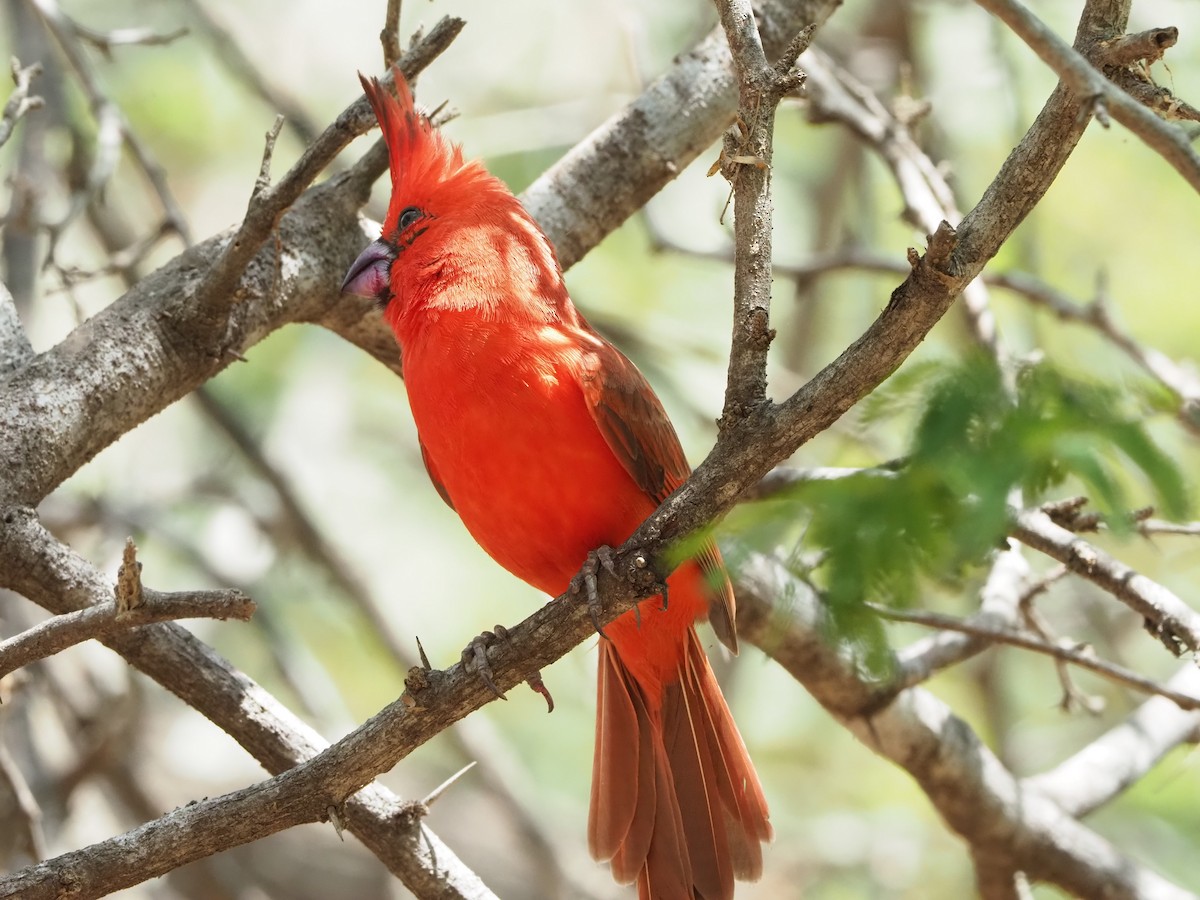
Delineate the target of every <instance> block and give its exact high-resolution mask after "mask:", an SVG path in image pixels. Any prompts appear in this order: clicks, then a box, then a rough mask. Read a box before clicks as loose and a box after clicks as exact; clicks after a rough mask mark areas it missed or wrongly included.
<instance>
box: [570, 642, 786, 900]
mask: <svg viewBox="0 0 1200 900" xmlns="http://www.w3.org/2000/svg"><path fill="white" fill-rule="evenodd" d="M683 640H684V646H683V647H682V648H681V653H680V654H679V662H678V668H677V671H676V672H675V673H668V675H667V677H666V678H664V679H663V680H662V683H661V684H660V683H657V682H655V683H651V684H646V683H644V682H640V681H639V680H638V679H637V678H635V677H634V674H633V672H632V671H631V669H630V667H629V666H627V665H626V664H625V662H623V661H622V658H621V655H620V651H619V649H618V645H617V644H615V643H612V642H610V641H605V640H602V641H601V642H600V675H599V689H598V694H599V696H598V705H597V712H596V751H595V754H596V755H595V763H594V766H593V769H592V800H591V812H590V815H589V821H588V842H589V845H590V848H591V851H592V855H593V856H594V857H596V858H597V859H600V860H609V861H611V865H612V873H613V876H614V877H615V878H616V879H617V880H618V881H622V882H631V881H634V880H636V881H637V883H638V896H639V898H640V900H651V898H652V900H694V898H702V900H728V898H731V897H732V896H733V881H734V879H735V878H737V879H739V880H743V881H754V880H756V879H758V878H759V877H760V876H761V875H762V846H761V842H763V841H769V840H770V839H771V837H772V829H771V824H770V822H769V821H768V813H767V801H766V799H765V798H764V797H763V792H762V787H761V786H760V785H759V783H758V776H757V775H756V774H755V771H754V765H753V763H751V761H750V757H749V755H748V754H747V752H746V747H745V745H744V744H743V743H742V738H741V735H740V734H738V730H737V726H736V725H735V724H734V722H733V717H732V716H731V715H730V713H729V708H728V707H727V706H726V705H725V698H724V697H723V696H722V695H721V689H720V687H718V686H717V682H716V679H715V678H714V676H713V672H712V669H711V668H710V667H709V664H708V659H707V658H706V657H705V655H704V650H703V648H702V647H701V646H700V639H699V638H698V637H697V635H696V631H695V629H694V628H692V627H690V626H689V627H687V629H686V632H685V633H684V637H683ZM672 674H674V675H677V677H675V678H672V677H671V675H672Z"/></svg>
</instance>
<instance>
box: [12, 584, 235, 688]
mask: <svg viewBox="0 0 1200 900" xmlns="http://www.w3.org/2000/svg"><path fill="white" fill-rule="evenodd" d="M254 609H255V603H254V601H253V600H251V599H250V598H249V597H247V596H246V595H245V594H242V593H241V592H240V591H176V592H171V593H165V594H164V593H159V592H158V591H153V590H150V589H149V588H143V589H142V602H141V604H140V605H138V606H136V607H134V608H133V609H125V610H122V609H121V608H120V605H119V604H118V603H117V602H116V601H115V600H114V601H112V602H109V603H105V604H103V605H98V606H91V607H88V608H87V609H82V610H78V611H77V612H72V613H65V614H64V615H61V616H55V617H54V618H52V619H48V620H46V621H45V622H42V623H40V624H38V625H35V626H34V627H33V628H30V629H28V630H27V631H23V632H21V633H20V634H18V635H14V636H13V637H10V638H8V639H7V640H4V641H0V678H3V677H4V676H5V675H9V674H11V673H12V672H15V671H16V670H17V669H19V668H21V667H22V666H27V665H29V664H30V663H31V662H34V661H35V660H39V659H45V658H46V657H48V656H53V655H54V654H55V653H59V652H61V651H63V650H65V649H67V648H68V647H72V646H74V645H75V644H80V643H82V642H84V641H88V640H93V639H95V640H99V639H100V638H103V637H106V636H108V635H109V634H112V633H113V632H114V631H117V630H121V629H133V628H138V627H140V626H142V625H149V624H151V623H152V622H169V621H172V620H177V619H241V620H242V621H246V620H248V619H249V618H250V617H251V616H252V615H253V614H254Z"/></svg>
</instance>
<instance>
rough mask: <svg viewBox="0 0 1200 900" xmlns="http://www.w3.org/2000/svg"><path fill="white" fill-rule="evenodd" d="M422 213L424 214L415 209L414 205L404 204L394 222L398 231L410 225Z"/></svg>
mask: <svg viewBox="0 0 1200 900" xmlns="http://www.w3.org/2000/svg"><path fill="white" fill-rule="evenodd" d="M423 215H425V214H424V213H423V212H421V210H419V209H417V208H416V207H415V206H406V207H405V208H404V209H403V210H401V212H400V218H399V220H397V222H396V227H397V228H398V229H399V230H400V231H404V230H406V229H407V228H408V227H409V226H410V225H412V224H413V223H414V222H416V221H417V219H419V218H421V217H422V216H423Z"/></svg>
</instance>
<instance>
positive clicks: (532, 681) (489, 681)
mask: <svg viewBox="0 0 1200 900" xmlns="http://www.w3.org/2000/svg"><path fill="white" fill-rule="evenodd" d="M507 640H508V629H507V628H505V627H504V626H503V625H497V626H496V627H495V629H493V630H492V631H485V632H484V633H483V634H481V635H479V636H478V637H475V638H472V639H471V643H469V644H467V646H466V647H464V648H463V652H462V664H463V668H465V669H466V670H467V671H468V672H474V673H475V674H476V675H478V676H479V680H480V681H482V682H483V683H484V684H485V685H486V686H487V689H488V690H489V691H491V692H492V693H493V694H495V695H496V696H497V697H499V698H500V699H501V700H507V699H508V698H507V697H506V696H504V692H503V691H501V690H500V688H498V687H497V686H496V679H495V678H493V677H492V665H491V663H489V662H488V658H487V650H488V647H490V646H492V644H494V643H496V641H507ZM526 683H527V684H528V685H529V686H530V687H531V688H533V690H535V691H537V692H538V693H539V694H541V695H542V696H543V697H545V698H546V712H554V697H552V696H551V695H550V689H549V688H547V687H546V682H544V681H542V673H541V672H539V671H536V670H535V671H534V673H533V674H532V675H531V676H529V678H528V680H527V682H526Z"/></svg>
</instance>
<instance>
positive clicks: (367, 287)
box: [342, 241, 396, 302]
mask: <svg viewBox="0 0 1200 900" xmlns="http://www.w3.org/2000/svg"><path fill="white" fill-rule="evenodd" d="M395 257H396V251H395V249H394V248H392V247H389V246H388V245H387V244H385V243H384V242H383V241H375V242H374V243H372V244H368V245H367V249H366V250H364V251H363V252H362V253H360V254H359V255H358V259H356V260H355V261H354V265H352V266H351V267H350V271H349V272H347V273H346V278H345V280H344V281H343V282H342V293H343V294H354V295H355V296H358V297H366V298H367V299H369V300H379V301H381V302H387V300H389V299H390V298H391V296H392V286H391V283H390V281H389V279H388V273H389V272H390V270H391V267H392V260H393V259H395Z"/></svg>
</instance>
